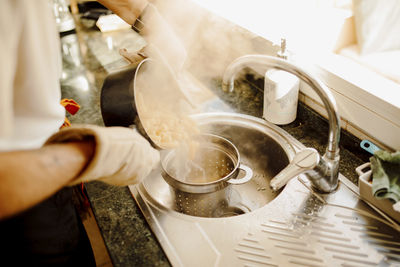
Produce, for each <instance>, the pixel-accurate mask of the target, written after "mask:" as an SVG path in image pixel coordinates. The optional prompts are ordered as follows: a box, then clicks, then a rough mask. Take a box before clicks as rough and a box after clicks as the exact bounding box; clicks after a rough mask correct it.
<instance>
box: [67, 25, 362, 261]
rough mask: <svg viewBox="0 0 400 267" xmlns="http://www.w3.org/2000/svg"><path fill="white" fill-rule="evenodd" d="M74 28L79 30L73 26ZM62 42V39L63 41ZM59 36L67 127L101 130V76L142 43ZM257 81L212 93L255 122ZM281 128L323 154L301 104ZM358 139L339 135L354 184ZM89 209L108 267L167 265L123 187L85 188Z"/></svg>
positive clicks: (313, 120) (323, 128)
mask: <svg viewBox="0 0 400 267" xmlns="http://www.w3.org/2000/svg"><path fill="white" fill-rule="evenodd" d="M78 26H79V25H78ZM66 37H67V36H66ZM66 37H63V38H62V39H63V40H62V43H63V47H64V46H66V47H67V48H68V47H69V48H70V49H69V50H68V49H64V50H63V51H64V73H63V79H62V81H61V85H62V86H61V87H62V95H63V97H64V98H73V99H74V100H76V101H77V102H78V103H79V104H80V105H81V110H80V111H79V112H78V113H77V114H76V115H74V116H69V119H70V120H71V122H72V123H89V124H96V125H103V121H102V117H101V112H100V91H101V86H102V83H103V81H104V79H105V77H106V76H107V74H108V73H109V72H110V71H112V70H115V69H118V68H120V67H123V66H124V65H126V64H127V62H125V61H124V60H123V59H122V58H121V57H120V56H119V55H118V52H117V50H116V47H127V46H130V47H131V48H132V49H137V50H139V49H140V48H141V47H142V46H143V45H144V44H143V42H142V41H141V40H140V38H138V36H137V35H136V33H134V32H133V31H131V30H126V31H121V32H114V33H108V34H102V33H100V32H99V31H97V30H95V29H86V28H82V27H79V28H78V31H77V34H72V35H71V36H69V37H67V38H66ZM76 48H78V49H79V51H80V52H79V53H77V51H75V52H74V49H76ZM262 85H263V81H262V79H260V78H258V79H257V78H255V77H254V76H252V75H247V76H246V77H245V79H244V80H243V81H242V82H240V83H239V84H238V85H237V86H236V90H235V91H234V92H232V93H226V92H223V91H222V90H221V89H220V86H218V81H216V82H215V84H214V86H212V87H213V88H211V89H212V90H213V92H214V93H215V94H216V95H217V96H218V97H219V99H221V100H223V101H224V102H225V103H226V104H227V105H228V106H230V107H231V108H232V109H233V110H235V111H236V112H241V113H245V114H249V115H253V116H257V117H260V116H261V112H262V99H263V98H262V97H263V94H262V92H261V91H260V90H259V89H257V88H260V87H261V88H262ZM283 128H284V129H285V130H286V131H287V132H289V133H290V134H291V135H293V136H294V137H295V138H296V139H298V140H299V141H300V142H302V143H303V144H304V145H305V146H307V147H314V148H316V149H317V150H318V151H319V152H320V153H324V150H325V147H326V143H327V133H328V126H327V122H326V121H325V120H324V119H323V118H321V117H320V116H319V115H317V114H316V113H314V112H313V111H311V110H310V109H309V108H307V107H306V106H305V105H303V104H301V103H300V104H299V108H298V116H297V119H296V121H295V122H293V123H291V124H289V125H286V126H283ZM359 142H360V140H358V139H356V138H354V137H352V136H351V135H349V134H347V133H342V136H341V141H340V148H341V152H340V154H341V163H340V172H341V173H342V174H344V175H345V176H346V177H347V178H349V179H350V180H351V181H353V182H354V183H356V182H357V178H358V177H357V175H356V173H355V171H354V169H355V167H357V166H358V165H360V164H362V163H363V162H365V161H367V160H368V155H366V153H364V152H363V151H362V150H361V149H359ZM85 188H86V191H87V195H88V197H89V200H90V204H91V207H92V209H93V212H94V215H95V217H96V220H97V223H98V226H99V228H100V231H101V233H102V236H103V239H104V242H105V244H106V247H107V249H108V251H109V254H110V257H111V260H112V262H113V264H114V266H170V263H169V262H168V259H167V258H166V256H165V254H164V252H163V250H162V249H161V246H160V245H159V243H158V241H157V239H156V237H155V236H154V234H153V233H152V231H151V230H150V228H149V226H148V224H147V222H146V220H145V218H144V216H143V215H142V213H141V211H140V209H139V207H138V205H137V204H136V202H135V200H134V199H133V197H132V195H131V193H130V191H129V189H128V188H127V187H115V186H110V185H107V184H104V183H101V182H91V183H87V184H86V185H85Z"/></svg>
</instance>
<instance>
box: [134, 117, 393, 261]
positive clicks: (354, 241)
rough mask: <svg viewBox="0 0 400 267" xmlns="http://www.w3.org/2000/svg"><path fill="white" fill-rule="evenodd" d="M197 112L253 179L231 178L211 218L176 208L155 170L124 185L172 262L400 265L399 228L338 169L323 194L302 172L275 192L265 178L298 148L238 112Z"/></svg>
mask: <svg viewBox="0 0 400 267" xmlns="http://www.w3.org/2000/svg"><path fill="white" fill-rule="evenodd" d="M195 118H196V120H197V121H198V122H199V124H200V125H201V127H203V129H206V130H207V131H208V132H211V133H214V134H218V135H221V136H223V137H226V138H227V139H229V140H231V141H232V142H233V143H234V144H235V145H236V146H237V148H238V150H239V152H240V155H241V162H242V163H243V164H246V165H247V166H249V167H250V168H252V170H253V172H254V179H252V180H251V182H249V183H247V184H244V185H234V186H233V188H232V194H231V195H230V196H229V197H228V198H227V205H226V206H225V209H224V210H223V211H222V212H219V213H218V214H219V215H218V216H216V217H213V218H206V217H196V216H191V215H187V214H183V213H180V212H179V211H178V209H177V199H176V196H174V195H173V194H172V193H171V190H170V188H169V185H168V184H167V183H166V182H165V181H164V180H163V178H162V177H161V172H160V169H156V170H154V171H153V172H152V173H151V174H150V175H149V177H148V178H146V180H145V181H144V182H142V183H141V184H139V185H136V186H130V190H131V192H132V195H133V196H134V198H135V200H136V202H137V203H138V205H139V207H140V208H141V210H142V212H143V214H144V215H145V217H146V220H147V221H148V223H149V225H150V227H151V228H152V230H153V232H154V233H155V235H156V236H157V238H158V240H159V242H160V244H161V246H162V248H163V249H164V251H165V253H166V255H167V257H168V258H169V260H170V262H171V264H172V265H173V266H391V265H392V266H398V265H400V234H399V231H398V230H396V229H399V228H396V225H394V224H392V223H390V222H389V221H388V220H386V219H385V218H384V217H383V216H381V215H380V214H379V213H377V212H376V211H375V210H374V209H373V208H371V207H370V206H368V205H367V204H365V203H364V202H363V201H361V200H360V199H359V197H358V195H357V188H356V187H355V186H354V185H353V184H352V183H351V182H349V180H348V179H346V178H345V177H344V176H342V175H340V177H339V179H340V183H339V187H338V190H337V191H335V192H334V193H331V194H329V195H319V194H317V193H315V192H313V191H312V189H311V188H310V185H309V184H308V181H307V180H306V178H305V177H303V176H302V175H300V176H299V177H297V178H295V179H292V180H291V181H290V182H289V183H288V184H287V185H286V186H285V187H284V189H283V190H282V191H281V192H278V193H274V192H272V191H271V190H270V189H269V181H270V179H271V178H272V177H274V176H275V175H276V174H277V173H278V172H279V171H280V170H282V169H283V168H284V167H286V165H287V164H288V163H289V162H290V160H291V159H292V158H293V156H294V154H295V152H296V151H298V150H299V149H301V148H303V145H302V144H301V143H299V142H298V141H297V140H295V139H294V138H293V137H291V136H290V135H289V134H287V133H286V132H285V131H283V130H282V129H280V128H278V127H276V126H275V125H272V124H269V123H268V122H266V121H264V120H261V119H258V118H255V117H251V116H246V115H242V114H233V113H232V114H231V113H206V114H201V115H197V116H195Z"/></svg>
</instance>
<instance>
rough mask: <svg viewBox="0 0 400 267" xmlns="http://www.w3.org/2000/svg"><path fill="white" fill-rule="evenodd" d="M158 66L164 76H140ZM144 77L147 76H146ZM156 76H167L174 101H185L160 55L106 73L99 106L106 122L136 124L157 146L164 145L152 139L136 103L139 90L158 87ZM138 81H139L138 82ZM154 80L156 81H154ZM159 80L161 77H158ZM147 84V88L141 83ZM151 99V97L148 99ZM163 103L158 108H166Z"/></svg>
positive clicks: (116, 124)
mask: <svg viewBox="0 0 400 267" xmlns="http://www.w3.org/2000/svg"><path fill="white" fill-rule="evenodd" d="M154 68H157V69H161V70H162V73H163V75H162V76H163V77H162V78H160V77H151V79H150V80H148V82H146V83H144V82H143V81H142V80H143V79H144V77H146V75H144V73H145V72H146V71H147V70H149V69H154ZM146 79H147V78H146ZM159 79H164V80H167V81H165V82H168V90H169V91H170V95H173V96H174V97H175V98H176V99H173V101H174V102H177V101H182V100H183V101H186V102H188V100H187V96H186V95H185V94H184V93H183V92H182V90H181V88H180V86H179V84H178V83H177V79H176V77H175V76H174V74H173V72H172V71H171V69H170V68H169V67H168V65H167V64H166V63H165V61H163V59H157V60H155V59H152V58H146V59H143V60H142V61H140V62H139V63H131V64H130V65H128V66H127V67H125V68H123V69H120V70H117V71H115V72H113V73H111V74H109V75H108V76H107V77H106V79H105V80H104V83H103V86H102V88H101V96H100V108H101V114H102V117H103V121H104V125H105V126H123V127H132V126H133V125H134V126H136V128H137V130H138V131H139V133H140V134H141V135H143V136H144V137H145V138H146V139H147V140H148V141H149V142H150V144H151V145H152V146H153V147H155V148H157V149H164V147H162V145H161V144H158V143H156V142H155V141H154V140H152V139H151V138H150V137H149V135H148V134H147V132H146V129H145V127H144V126H143V123H142V118H141V110H140V109H139V106H140V105H138V104H137V99H138V97H137V96H138V93H139V92H141V91H142V92H143V91H144V90H154V91H155V92H156V90H158V88H156V87H157V84H159V82H160V81H158V80H159ZM139 81H141V82H139ZM154 81H158V82H157V83H156V82H154ZM161 82H162V81H161ZM143 84H146V88H144V87H143ZM148 100H151V99H148ZM165 108H166V107H165V105H164V106H162V105H160V106H159V109H160V110H163V109H165Z"/></svg>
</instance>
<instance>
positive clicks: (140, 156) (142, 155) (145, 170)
mask: <svg viewBox="0 0 400 267" xmlns="http://www.w3.org/2000/svg"><path fill="white" fill-rule="evenodd" d="M90 137H93V138H94V141H95V151H94V156H93V158H92V160H91V161H90V162H89V163H88V165H87V167H86V168H85V169H84V170H83V171H82V173H81V174H80V175H79V176H78V177H77V178H76V179H74V181H73V182H72V183H71V184H70V185H76V184H79V183H81V182H87V181H92V180H100V181H104V182H106V183H109V184H113V185H130V184H136V183H139V182H140V181H141V180H142V179H143V178H145V177H146V176H147V175H148V174H149V173H150V172H151V170H152V169H153V168H154V167H155V166H156V165H157V164H158V162H159V160H160V154H159V151H157V150H156V149H154V148H153V147H152V146H151V145H150V143H149V142H148V141H147V140H146V139H145V138H144V137H143V136H141V135H140V134H139V133H138V132H137V131H136V129H131V128H124V127H100V126H95V125H73V126H71V127H66V128H63V129H62V130H60V131H59V132H57V133H55V134H54V135H52V136H51V137H50V138H49V139H48V140H47V141H46V144H52V143H64V142H69V141H79V140H84V139H86V138H90Z"/></svg>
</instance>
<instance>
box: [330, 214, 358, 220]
mask: <svg viewBox="0 0 400 267" xmlns="http://www.w3.org/2000/svg"><path fill="white" fill-rule="evenodd" d="M334 216H335V217H339V218H342V219H348V220H352V221H358V217H355V216H351V215H343V214H338V213H336V214H335V215H334Z"/></svg>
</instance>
